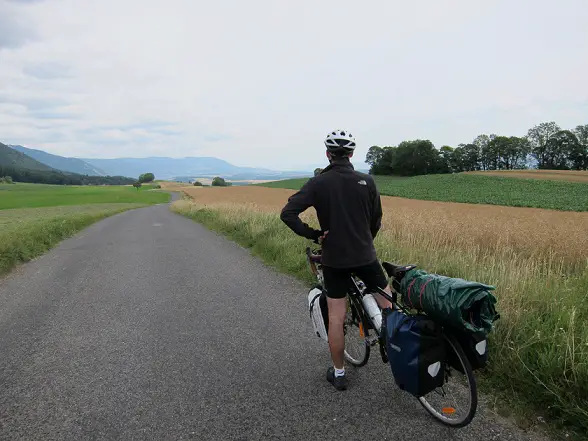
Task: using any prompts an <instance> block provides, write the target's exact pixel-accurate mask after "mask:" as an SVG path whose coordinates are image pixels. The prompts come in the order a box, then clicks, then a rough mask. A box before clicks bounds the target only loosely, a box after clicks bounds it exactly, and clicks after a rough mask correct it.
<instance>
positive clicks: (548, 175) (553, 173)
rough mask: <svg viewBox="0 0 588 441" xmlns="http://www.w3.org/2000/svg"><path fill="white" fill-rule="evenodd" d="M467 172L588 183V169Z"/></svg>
mask: <svg viewBox="0 0 588 441" xmlns="http://www.w3.org/2000/svg"><path fill="white" fill-rule="evenodd" d="M465 174H471V175H482V176H499V177H503V178H522V179H547V180H551V181H569V182H583V183H588V171H583V170H490V171H475V172H465Z"/></svg>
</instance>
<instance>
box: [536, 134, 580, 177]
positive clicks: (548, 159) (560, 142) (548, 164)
mask: <svg viewBox="0 0 588 441" xmlns="http://www.w3.org/2000/svg"><path fill="white" fill-rule="evenodd" d="M582 156H583V155H582V146H581V144H580V142H579V141H578V138H576V135H575V134H574V133H572V132H571V131H569V130H560V131H559V132H557V133H555V134H554V135H553V136H551V137H550V138H549V140H548V141H547V144H546V145H545V162H544V164H543V168H547V169H552V170H568V169H570V168H573V167H574V166H576V165H578V163H579V164H580V165H581V163H582V162H583V157H582Z"/></svg>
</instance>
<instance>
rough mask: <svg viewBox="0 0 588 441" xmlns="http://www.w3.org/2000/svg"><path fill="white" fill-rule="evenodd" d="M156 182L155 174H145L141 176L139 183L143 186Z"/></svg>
mask: <svg viewBox="0 0 588 441" xmlns="http://www.w3.org/2000/svg"><path fill="white" fill-rule="evenodd" d="M154 180H155V175H154V174H153V173H143V174H142V175H141V176H139V182H140V183H142V184H146V183H148V182H153V181H154Z"/></svg>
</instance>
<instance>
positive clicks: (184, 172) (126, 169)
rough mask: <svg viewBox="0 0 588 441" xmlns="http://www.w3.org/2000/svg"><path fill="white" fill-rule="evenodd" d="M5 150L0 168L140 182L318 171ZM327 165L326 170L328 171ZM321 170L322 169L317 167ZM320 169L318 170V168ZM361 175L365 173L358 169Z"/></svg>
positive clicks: (282, 175) (18, 148)
mask: <svg viewBox="0 0 588 441" xmlns="http://www.w3.org/2000/svg"><path fill="white" fill-rule="evenodd" d="M2 146H4V149H3V150H2V152H1V153H0V154H1V155H2V156H0V164H3V163H4V164H5V165H9V164H11V163H13V162H20V163H26V164H27V165H26V166H22V167H23V168H26V169H34V170H59V171H62V172H66V173H76V174H79V175H87V176H126V177H129V178H135V179H136V178H138V177H139V175H141V174H143V173H153V174H154V175H155V178H156V179H162V180H180V181H189V180H194V179H197V178H212V177H215V176H221V177H223V178H225V179H227V180H230V181H252V180H280V179H289V178H299V177H309V176H312V175H313V171H314V168H312V169H310V167H309V170H303V171H295V170H294V171H275V170H270V169H266V168H255V167H239V166H236V165H233V164H231V163H229V162H227V161H224V160H222V159H218V158H213V157H187V158H168V157H148V158H114V159H95V158H69V157H63V156H59V155H54V154H51V153H47V152H45V151H43V150H37V149H32V148H28V147H23V146H22V145H9V146H5V145H4V144H2ZM325 166H326V164H323V165H322V167H325ZM317 167H320V166H317ZM315 168H316V167H315ZM358 170H359V171H365V172H367V170H363V169H358Z"/></svg>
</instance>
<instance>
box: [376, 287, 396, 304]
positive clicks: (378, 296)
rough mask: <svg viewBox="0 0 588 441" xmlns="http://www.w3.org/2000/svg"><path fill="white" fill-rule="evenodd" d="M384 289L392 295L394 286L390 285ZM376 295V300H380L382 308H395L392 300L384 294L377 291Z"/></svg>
mask: <svg viewBox="0 0 588 441" xmlns="http://www.w3.org/2000/svg"><path fill="white" fill-rule="evenodd" d="M383 291H384V292H385V293H386V294H388V295H389V296H390V297H392V288H391V287H390V285H388V286H386V288H384V289H383ZM374 297H375V299H376V302H378V306H379V307H380V308H382V309H384V308H390V309H393V306H392V302H391V301H390V300H388V299H386V298H385V297H384V296H383V295H382V294H380V293H378V292H376V293H374Z"/></svg>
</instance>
